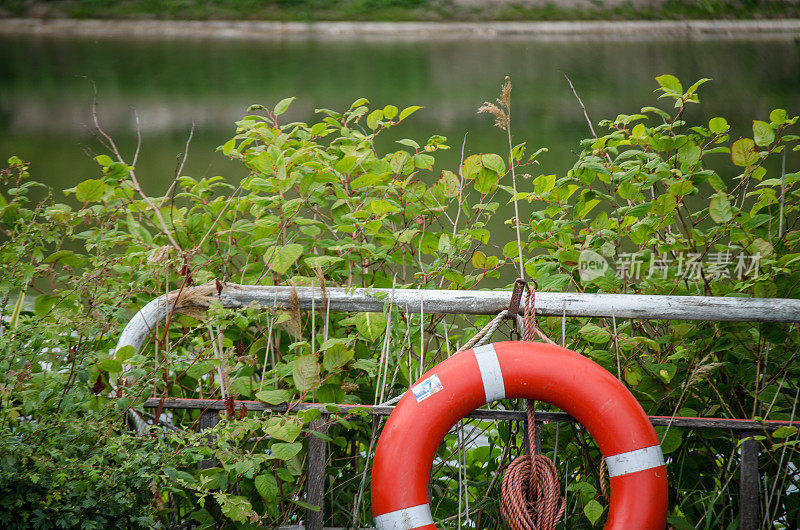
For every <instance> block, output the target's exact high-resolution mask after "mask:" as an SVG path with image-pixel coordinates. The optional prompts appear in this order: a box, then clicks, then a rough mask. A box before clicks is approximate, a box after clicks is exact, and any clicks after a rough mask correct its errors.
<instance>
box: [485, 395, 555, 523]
mask: <svg viewBox="0 0 800 530" xmlns="http://www.w3.org/2000/svg"><path fill="white" fill-rule="evenodd" d="M526 405H527V406H526V409H527V412H528V440H530V442H531V443H533V441H534V440H535V439H536V421H535V417H534V407H533V401H531V400H527V401H526ZM500 489H501V496H500V513H501V514H502V516H503V518H504V519H505V520H506V522H507V523H508V526H510V527H511V529H512V530H553V529H555V527H556V525H557V524H558V521H559V520H560V519H561V516H562V515H564V509H565V508H566V502H565V500H564V498H563V497H562V496H561V495H560V492H561V482H560V481H559V480H558V471H557V470H556V466H555V464H553V462H552V461H551V460H550V459H549V458H547V457H546V456H544V455H525V456H520V457H517V458H516V459H515V460H514V461H513V462H511V464H509V466H508V469H506V472H505V475H503V482H502V484H501V487H500Z"/></svg>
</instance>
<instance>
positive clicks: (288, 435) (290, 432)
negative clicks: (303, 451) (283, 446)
mask: <svg viewBox="0 0 800 530" xmlns="http://www.w3.org/2000/svg"><path fill="white" fill-rule="evenodd" d="M302 430H303V422H302V421H300V419H298V418H297V417H295V416H282V417H278V418H272V419H270V422H269V424H268V425H267V428H266V432H267V434H268V435H270V436H271V437H272V438H275V439H276V440H281V441H284V442H289V443H291V442H294V441H295V440H296V439H297V437H298V436H300V433H301V432H302Z"/></svg>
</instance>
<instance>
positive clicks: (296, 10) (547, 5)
mask: <svg viewBox="0 0 800 530" xmlns="http://www.w3.org/2000/svg"><path fill="white" fill-rule="evenodd" d="M0 16H15V17H17V16H24V17H38V18H65V17H69V18H113V19H118V18H156V19H181V20H209V19H245V20H420V21H422V20H602V19H608V20H631V19H645V20H654V19H666V20H675V19H690V18H691V19H750V18H786V17H792V18H795V17H800V2H798V1H797V0H767V1H764V0H761V1H759V0H703V1H687V0H663V1H660V2H640V1H627V2H626V1H614V0H610V1H605V2H603V1H597V0H595V1H592V0H571V1H566V2H553V1H549V0H517V1H513V0H509V1H494V2H488V1H487V2H479V1H475V0H341V1H337V0H160V1H156V0H123V1H116V0H55V1H53V0H50V1H44V0H0Z"/></svg>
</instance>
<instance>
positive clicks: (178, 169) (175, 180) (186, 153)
mask: <svg viewBox="0 0 800 530" xmlns="http://www.w3.org/2000/svg"><path fill="white" fill-rule="evenodd" d="M193 137H194V120H192V128H191V129H189V137H188V138H187V139H186V145H185V146H184V148H183V153H182V154H181V155H179V156H182V158H181V163H180V165H178V167H176V168H175V175H174V176H173V178H172V184H170V186H169V189H167V193H165V194H164V198H163V199H161V204H159V208H160V207H161V206H164V203H165V202H166V200H167V197H170V196H172V192H173V190H174V189H175V185H176V184H177V183H178V179H179V178H181V175H182V174H183V168H184V166H185V165H186V159H187V158H189V144H190V143H191V142H192V138H193Z"/></svg>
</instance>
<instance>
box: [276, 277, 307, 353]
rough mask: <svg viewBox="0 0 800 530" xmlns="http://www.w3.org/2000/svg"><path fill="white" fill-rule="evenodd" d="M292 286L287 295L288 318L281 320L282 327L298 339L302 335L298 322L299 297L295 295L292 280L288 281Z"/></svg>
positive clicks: (295, 291) (295, 290)
mask: <svg viewBox="0 0 800 530" xmlns="http://www.w3.org/2000/svg"><path fill="white" fill-rule="evenodd" d="M289 285H290V286H291V287H292V291H291V294H290V295H289V317H290V318H289V320H287V321H285V322H283V323H282V324H281V325H282V326H283V328H284V329H285V330H286V331H287V332H288V333H289V334H290V335H292V336H293V337H294V338H296V339H299V338H300V337H302V336H303V330H302V326H301V324H300V297H299V296H297V289H296V288H295V285H294V282H292V281H289Z"/></svg>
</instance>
